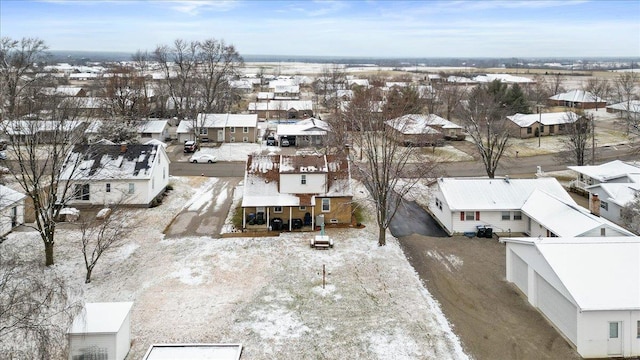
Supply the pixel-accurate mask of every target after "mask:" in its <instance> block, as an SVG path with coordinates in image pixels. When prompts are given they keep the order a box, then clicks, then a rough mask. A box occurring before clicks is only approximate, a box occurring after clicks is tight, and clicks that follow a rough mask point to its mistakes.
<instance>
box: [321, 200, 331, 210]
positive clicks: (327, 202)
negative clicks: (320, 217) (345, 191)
mask: <svg viewBox="0 0 640 360" xmlns="http://www.w3.org/2000/svg"><path fill="white" fill-rule="evenodd" d="M329 211H331V199H329V198H322V212H329Z"/></svg>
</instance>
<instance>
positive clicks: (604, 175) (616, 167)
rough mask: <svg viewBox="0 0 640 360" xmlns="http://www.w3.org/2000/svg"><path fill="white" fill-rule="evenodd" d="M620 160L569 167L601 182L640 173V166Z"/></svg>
mask: <svg viewBox="0 0 640 360" xmlns="http://www.w3.org/2000/svg"><path fill="white" fill-rule="evenodd" d="M634 164H635V163H628V162H624V161H620V160H613V161H609V162H608V163H604V164H600V165H583V166H568V168H569V169H571V170H573V171H575V172H577V173H580V174H583V175H586V176H588V177H590V178H592V179H595V180H598V181H599V182H606V181H608V180H611V179H617V178H620V177H623V176H627V174H634V173H636V174H637V173H640V166H638V165H634Z"/></svg>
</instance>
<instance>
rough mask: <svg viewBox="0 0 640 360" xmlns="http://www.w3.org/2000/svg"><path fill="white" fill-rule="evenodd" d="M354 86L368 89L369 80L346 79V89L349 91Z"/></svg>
mask: <svg viewBox="0 0 640 360" xmlns="http://www.w3.org/2000/svg"><path fill="white" fill-rule="evenodd" d="M356 86H361V87H363V88H366V89H368V88H369V80H368V79H347V87H348V88H349V89H353V88H354V87H356Z"/></svg>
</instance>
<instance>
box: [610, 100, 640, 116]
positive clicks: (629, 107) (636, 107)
mask: <svg viewBox="0 0 640 360" xmlns="http://www.w3.org/2000/svg"><path fill="white" fill-rule="evenodd" d="M607 112H609V113H618V114H620V116H621V117H624V118H629V119H633V120H636V121H638V120H640V100H630V101H623V102H620V103H617V104H613V105H608V106H607Z"/></svg>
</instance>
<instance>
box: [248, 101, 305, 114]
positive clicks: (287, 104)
mask: <svg viewBox="0 0 640 360" xmlns="http://www.w3.org/2000/svg"><path fill="white" fill-rule="evenodd" d="M312 108H313V103H312V102H311V100H271V101H269V102H259V103H256V102H251V103H249V106H248V109H249V110H250V111H266V110H271V111H276V110H280V111H287V110H290V109H295V110H311V109H312Z"/></svg>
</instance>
